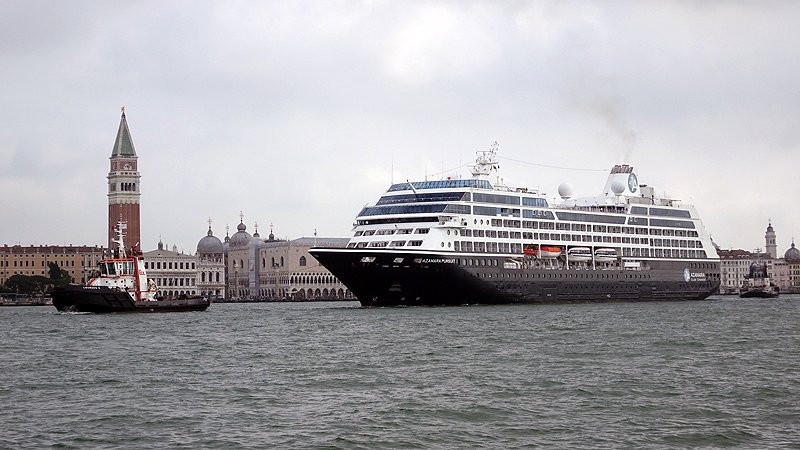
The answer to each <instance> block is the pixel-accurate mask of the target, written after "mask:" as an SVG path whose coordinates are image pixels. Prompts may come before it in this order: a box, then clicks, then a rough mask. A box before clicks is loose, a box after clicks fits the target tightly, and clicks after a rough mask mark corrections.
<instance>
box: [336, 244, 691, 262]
mask: <svg viewBox="0 0 800 450" xmlns="http://www.w3.org/2000/svg"><path fill="white" fill-rule="evenodd" d="M406 245H408V246H409V247H419V246H421V245H422V241H408V242H406V241H374V242H350V243H349V244H347V248H386V247H405V246H406ZM441 247H442V248H448V249H453V250H454V251H457V252H477V253H512V254H522V253H523V250H522V244H519V243H509V242H471V241H455V242H441ZM622 256H632V257H643V258H650V257H652V258H706V257H707V255H706V252H705V251H704V250H689V249H677V248H674V249H673V248H653V249H649V248H639V247H633V248H629V247H623V248H622Z"/></svg>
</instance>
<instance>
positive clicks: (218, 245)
mask: <svg viewBox="0 0 800 450" xmlns="http://www.w3.org/2000/svg"><path fill="white" fill-rule="evenodd" d="M197 272H198V273H197V288H198V289H199V291H200V295H203V296H209V297H214V298H225V245H224V244H223V243H222V241H220V240H219V238H218V237H216V236H214V233H213V231H211V219H209V221H208V233H206V235H205V236H203V238H202V239H200V241H199V242H198V243H197Z"/></svg>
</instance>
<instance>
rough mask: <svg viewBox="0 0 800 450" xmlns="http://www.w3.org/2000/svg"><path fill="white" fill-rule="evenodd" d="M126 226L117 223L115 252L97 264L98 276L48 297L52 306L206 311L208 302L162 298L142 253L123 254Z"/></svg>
mask: <svg viewBox="0 0 800 450" xmlns="http://www.w3.org/2000/svg"><path fill="white" fill-rule="evenodd" d="M125 228H127V227H126V224H125V223H123V222H118V223H117V226H116V227H115V230H116V232H117V239H114V243H116V244H117V246H118V248H117V249H116V250H115V251H114V254H113V255H112V257H111V258H105V259H103V260H102V261H100V262H99V263H98V269H99V274H98V276H97V277H95V278H92V279H91V280H89V282H88V283H86V284H85V285H82V284H69V285H68V286H66V287H63V288H56V289H54V290H53V292H52V293H51V296H52V297H53V306H55V307H56V309H57V310H58V311H60V312H91V313H111V312H147V313H150V312H177V311H205V310H206V308H208V306H209V305H210V304H211V300H210V299H207V298H203V297H187V296H181V297H178V298H164V297H163V296H159V295H158V292H159V291H158V287H157V286H156V284H155V282H154V281H153V280H152V279H148V278H147V272H146V271H145V268H144V264H143V262H142V260H143V259H144V258H143V256H142V253H141V251H139V250H138V249H136V248H135V247H133V248H131V249H130V252H126V250H125V243H124V231H123V230H125Z"/></svg>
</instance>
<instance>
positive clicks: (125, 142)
mask: <svg viewBox="0 0 800 450" xmlns="http://www.w3.org/2000/svg"><path fill="white" fill-rule="evenodd" d="M114 156H136V150H135V149H134V148H133V141H132V140H131V132H130V131H129V130H128V121H127V120H125V110H124V109H123V110H122V118H121V119H120V120H119V130H117V140H116V141H114V150H112V151H111V157H112V158H113V157H114Z"/></svg>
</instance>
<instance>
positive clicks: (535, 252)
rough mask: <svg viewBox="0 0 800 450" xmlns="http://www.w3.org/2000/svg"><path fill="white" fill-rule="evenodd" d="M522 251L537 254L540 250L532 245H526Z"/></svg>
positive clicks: (525, 253) (532, 254) (527, 253)
mask: <svg viewBox="0 0 800 450" xmlns="http://www.w3.org/2000/svg"><path fill="white" fill-rule="evenodd" d="M522 253H523V254H524V255H531V256H536V254H537V253H539V250H536V249H535V248H533V247H531V246H526V247H525V248H523V249H522Z"/></svg>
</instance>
